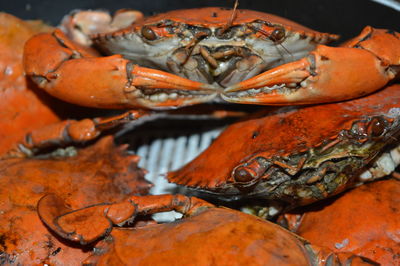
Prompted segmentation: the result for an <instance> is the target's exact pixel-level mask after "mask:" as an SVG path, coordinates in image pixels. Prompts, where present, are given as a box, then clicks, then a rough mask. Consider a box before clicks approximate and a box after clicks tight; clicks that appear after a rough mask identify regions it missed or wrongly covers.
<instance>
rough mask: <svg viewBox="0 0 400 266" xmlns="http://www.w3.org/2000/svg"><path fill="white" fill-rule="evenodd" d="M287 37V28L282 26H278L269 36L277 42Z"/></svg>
mask: <svg viewBox="0 0 400 266" xmlns="http://www.w3.org/2000/svg"><path fill="white" fill-rule="evenodd" d="M285 37H286V32H285V29H284V28H282V27H276V28H275V29H274V30H273V31H272V32H271V35H270V36H269V38H270V39H271V40H272V41H273V42H275V43H280V42H282V41H283V40H284V39H285Z"/></svg>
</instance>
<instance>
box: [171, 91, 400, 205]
mask: <svg viewBox="0 0 400 266" xmlns="http://www.w3.org/2000/svg"><path fill="white" fill-rule="evenodd" d="M399 89H400V86H399V85H392V86H390V87H387V88H386V89H384V90H381V91H379V92H378V93H375V94H373V95H370V96H368V97H364V98H360V99H357V100H353V101H348V102H343V103H336V104H325V105H318V106H308V107H302V108H298V107H289V108H281V109H267V110H266V111H265V112H263V113H261V114H258V115H257V116H253V117H249V118H246V119H245V120H243V121H239V122H237V123H235V124H233V125H231V126H230V127H228V128H227V129H226V130H225V131H224V132H223V133H222V134H221V135H220V136H219V137H218V138H217V139H216V140H215V141H214V142H213V143H212V145H211V146H210V147H209V148H208V149H207V150H205V151H204V152H203V153H202V154H201V155H200V156H198V157H197V158H196V159H194V160H193V161H191V162H190V163H188V164H187V165H186V166H184V167H183V168H181V169H179V170H177V171H174V172H170V173H169V174H168V179H169V181H171V182H173V183H177V184H180V185H185V186H189V187H193V188H198V189H203V190H206V191H210V192H214V193H216V194H217V195H221V196H224V189H225V188H227V187H229V186H232V183H234V170H235V169H237V167H238V166H240V165H244V164H245V163H246V162H249V161H251V160H252V159H254V158H256V157H259V156H261V157H263V158H266V159H267V160H268V159H271V160H272V159H274V158H279V157H282V158H287V157H289V156H290V155H292V154H294V155H296V154H302V153H305V152H307V151H309V150H312V149H315V148H318V147H323V146H325V145H326V147H327V149H328V148H329V147H331V146H330V145H332V144H334V143H335V140H337V139H338V138H340V134H341V132H342V130H349V129H351V127H352V124H353V122H354V121H357V120H362V119H364V118H365V117H366V116H370V117H373V116H380V115H383V116H385V117H388V119H389V120H390V119H391V118H389V117H390V116H391V113H392V111H393V112H394V113H393V114H394V115H395V116H396V114H395V113H396V110H398V109H397V107H398V104H399V102H400V94H399ZM377 105H379V106H380V108H379V109H378V108H376V106H377ZM393 130H394V132H393V133H394V134H395V133H396V132H397V130H396V129H393ZM249 168H250V165H249ZM266 178H268V177H266ZM261 179H262V178H261ZM348 185H349V184H346V182H344V183H343V184H341V185H340V186H339V187H338V189H337V190H335V192H334V193H338V192H339V191H341V190H343V189H344V188H345V187H346V186H348ZM300 189H301V188H300ZM219 190H220V191H221V192H220V193H219V192H218V191H219ZM244 194H245V193H244ZM225 196H227V197H229V195H225ZM326 196H327V195H325V197H326ZM292 200H295V201H296V204H307V203H310V198H309V199H303V200H304V201H302V200H299V199H292ZM314 200H315V199H314Z"/></svg>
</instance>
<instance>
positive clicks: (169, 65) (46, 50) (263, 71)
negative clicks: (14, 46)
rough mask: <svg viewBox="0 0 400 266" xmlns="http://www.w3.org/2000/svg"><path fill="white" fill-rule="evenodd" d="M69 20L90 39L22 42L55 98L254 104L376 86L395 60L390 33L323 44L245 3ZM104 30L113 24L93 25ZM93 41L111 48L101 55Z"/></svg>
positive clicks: (84, 134)
mask: <svg viewBox="0 0 400 266" xmlns="http://www.w3.org/2000/svg"><path fill="white" fill-rule="evenodd" d="M98 21H100V23H99V22H98ZM130 23H132V24H131V25H130V26H128V24H130ZM65 25H67V28H73V30H72V35H73V36H78V38H75V39H78V40H80V41H82V39H83V42H84V43H85V44H87V43H93V45H92V47H90V48H88V47H87V46H83V45H79V44H77V43H76V42H74V41H72V40H70V39H68V38H67V37H66V35H64V34H63V33H62V32H61V31H60V30H56V31H55V32H53V33H52V34H41V35H38V36H36V37H34V38H32V39H31V40H30V41H28V42H27V44H26V47H25V57H24V63H25V70H26V73H27V75H29V76H30V77H32V79H33V80H34V81H35V82H36V83H37V84H38V86H39V87H41V88H43V89H45V90H46V91H47V92H49V93H50V94H52V95H53V96H56V97H58V98H60V99H63V100H65V101H68V102H72V103H75V104H80V105H85V106H91V107H102V108H153V109H157V108H171V107H179V106H185V105H191V104H195V103H201V102H205V101H210V100H212V99H213V98H215V97H217V95H221V97H222V98H223V99H225V100H227V101H230V102H240V103H255V104H293V103H315V102H327V101H340V100H343V99H349V98H352V97H359V96H361V95H365V94H368V93H370V92H372V91H374V90H377V89H379V88H381V87H382V86H384V85H385V84H386V83H387V82H388V81H390V80H391V79H393V78H395V76H396V75H397V71H398V68H397V67H398V65H399V54H400V52H399V49H400V48H399V47H400V45H399V43H400V40H399V35H398V33H396V32H393V31H387V30H375V29H372V28H371V27H367V28H365V30H364V31H363V32H362V33H361V35H360V36H358V37H356V38H355V39H353V40H352V41H349V42H347V43H346V44H345V45H344V47H340V48H329V47H327V46H324V45H322V44H324V43H327V42H329V41H331V40H336V39H337V36H336V35H333V34H328V33H319V32H316V31H314V30H311V29H308V28H306V27H303V26H301V25H298V24H296V23H294V22H291V21H288V20H286V19H283V18H280V17H277V16H274V15H270V14H266V13H261V12H257V11H250V10H236V9H234V10H230V9H225V8H214V7H209V8H201V9H191V10H177V11H171V12H167V13H164V14H160V15H156V16H153V17H149V18H144V19H143V18H142V16H141V15H140V14H139V13H137V12H132V11H121V12H118V13H117V14H116V15H115V17H114V18H110V17H109V16H108V15H106V14H104V13H101V12H97V11H96V12H89V13H88V12H84V13H77V14H75V15H73V16H72V17H70V18H69V20H67V22H66V23H65ZM71 25H72V26H71ZM77 29H80V30H81V31H78V30H77ZM108 31H113V32H111V33H98V32H108ZM82 33H89V34H90V37H91V39H90V40H88V38H85V37H84V36H85V35H84V34H82ZM93 47H95V48H99V49H100V50H101V51H102V52H104V53H107V54H114V55H110V56H106V57H101V54H100V53H99V52H98V51H95V50H94V49H92V48H93ZM295 60H299V61H295ZM292 61H294V62H292ZM282 64H283V65H282ZM359 69H363V70H362V71H359ZM142 115H143V113H137V112H130V113H127V115H122V116H118V117H116V118H111V119H109V120H106V122H103V121H100V122H99V121H97V120H86V121H85V123H79V124H77V123H75V124H74V126H71V125H68V126H65V125H62V126H60V127H58V128H57V130H56V131H55V130H54V129H50V130H43V132H45V134H42V133H41V135H40V137H38V138H35V137H31V138H28V141H25V142H24V145H23V146H21V147H25V148H34V147H40V146H44V145H47V144H48V143H49V142H48V141H47V142H46V138H52V142H53V143H54V142H57V141H58V140H60V139H61V141H71V139H72V140H74V141H84V140H87V139H91V138H94V137H95V136H97V135H98V134H99V133H100V131H101V130H102V129H103V128H104V127H106V128H108V127H110V126H112V125H114V124H117V123H119V122H121V120H124V121H125V120H132V119H136V118H138V117H140V116H142ZM75 125H76V126H75ZM72 127H73V128H74V129H75V131H74V132H71V133H70V134H69V135H71V136H73V137H72V138H71V139H68V138H65V137H64V136H65V135H68V134H65V133H63V132H64V131H66V130H67V128H72ZM71 131H73V130H71ZM49 132H50V133H49ZM54 132H56V133H54ZM61 133H63V134H61ZM26 150H28V149H26Z"/></svg>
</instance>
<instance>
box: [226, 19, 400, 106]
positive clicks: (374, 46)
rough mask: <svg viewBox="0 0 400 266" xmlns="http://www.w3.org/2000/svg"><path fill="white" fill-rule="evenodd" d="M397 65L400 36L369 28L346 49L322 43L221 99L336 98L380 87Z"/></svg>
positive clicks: (302, 100)
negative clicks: (305, 54) (297, 58)
mask: <svg viewBox="0 0 400 266" xmlns="http://www.w3.org/2000/svg"><path fill="white" fill-rule="evenodd" d="M399 67H400V34H399V33H397V32H394V31H390V30H381V29H374V28H372V27H366V28H365V29H364V30H363V31H362V32H361V34H360V35H359V36H357V37H356V38H354V39H352V40H350V41H348V42H346V43H345V44H344V45H343V46H342V47H329V46H325V45H318V46H317V47H316V49H315V50H314V51H312V52H310V54H309V56H307V57H305V58H302V59H300V60H297V61H294V62H290V63H287V64H284V65H280V66H278V67H275V68H273V69H270V70H268V71H266V72H264V73H261V74H259V75H257V76H255V77H253V78H250V79H247V80H244V81H242V82H239V83H237V84H235V85H232V86H230V87H228V88H226V89H225V90H224V93H223V95H222V97H223V98H224V99H225V100H227V101H229V102H236V103H246V104H261V105H263V104H265V105H291V104H313V103H323V102H337V101H342V100H348V99H352V98H358V97H361V96H364V95H367V94H370V93H372V92H374V91H376V90H378V89H380V88H382V87H383V86H385V85H386V84H387V83H388V82H389V81H391V80H393V79H395V78H396V77H398V74H399ZM247 92H249V93H247ZM250 92H251V93H250Z"/></svg>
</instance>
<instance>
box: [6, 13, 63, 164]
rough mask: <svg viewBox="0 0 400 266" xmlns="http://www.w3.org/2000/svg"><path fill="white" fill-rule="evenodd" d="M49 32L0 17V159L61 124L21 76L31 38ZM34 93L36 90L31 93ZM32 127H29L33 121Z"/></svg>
mask: <svg viewBox="0 0 400 266" xmlns="http://www.w3.org/2000/svg"><path fill="white" fill-rule="evenodd" d="M51 30H52V29H51V28H50V27H49V26H47V25H45V24H43V23H41V22H39V21H35V22H33V21H30V22H27V21H22V20H20V19H18V18H16V17H14V16H12V15H9V14H6V13H0V110H1V111H0V156H1V155H3V154H4V153H6V152H7V151H8V150H9V149H11V148H12V145H13V144H14V143H16V142H18V141H20V140H21V139H22V138H23V137H24V136H25V135H26V134H27V133H29V132H30V131H32V130H35V129H37V128H41V127H43V126H45V125H48V124H52V123H55V122H57V121H59V120H60V118H59V117H58V116H57V114H56V113H55V111H54V110H53V109H52V108H50V104H49V102H50V101H49V98H50V97H43V96H47V95H46V94H44V93H40V91H39V93H38V91H37V88H36V86H35V85H34V84H32V83H31V82H29V81H27V80H26V78H25V77H24V75H23V72H24V70H23V66H22V53H23V47H24V44H25V42H26V41H27V40H28V39H29V38H30V37H32V36H33V35H35V34H37V33H39V32H44V31H47V32H48V31H51ZM34 89H36V90H34ZM37 117H40V119H37V120H36V121H35V123H32V121H33V120H35V118H37Z"/></svg>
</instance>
